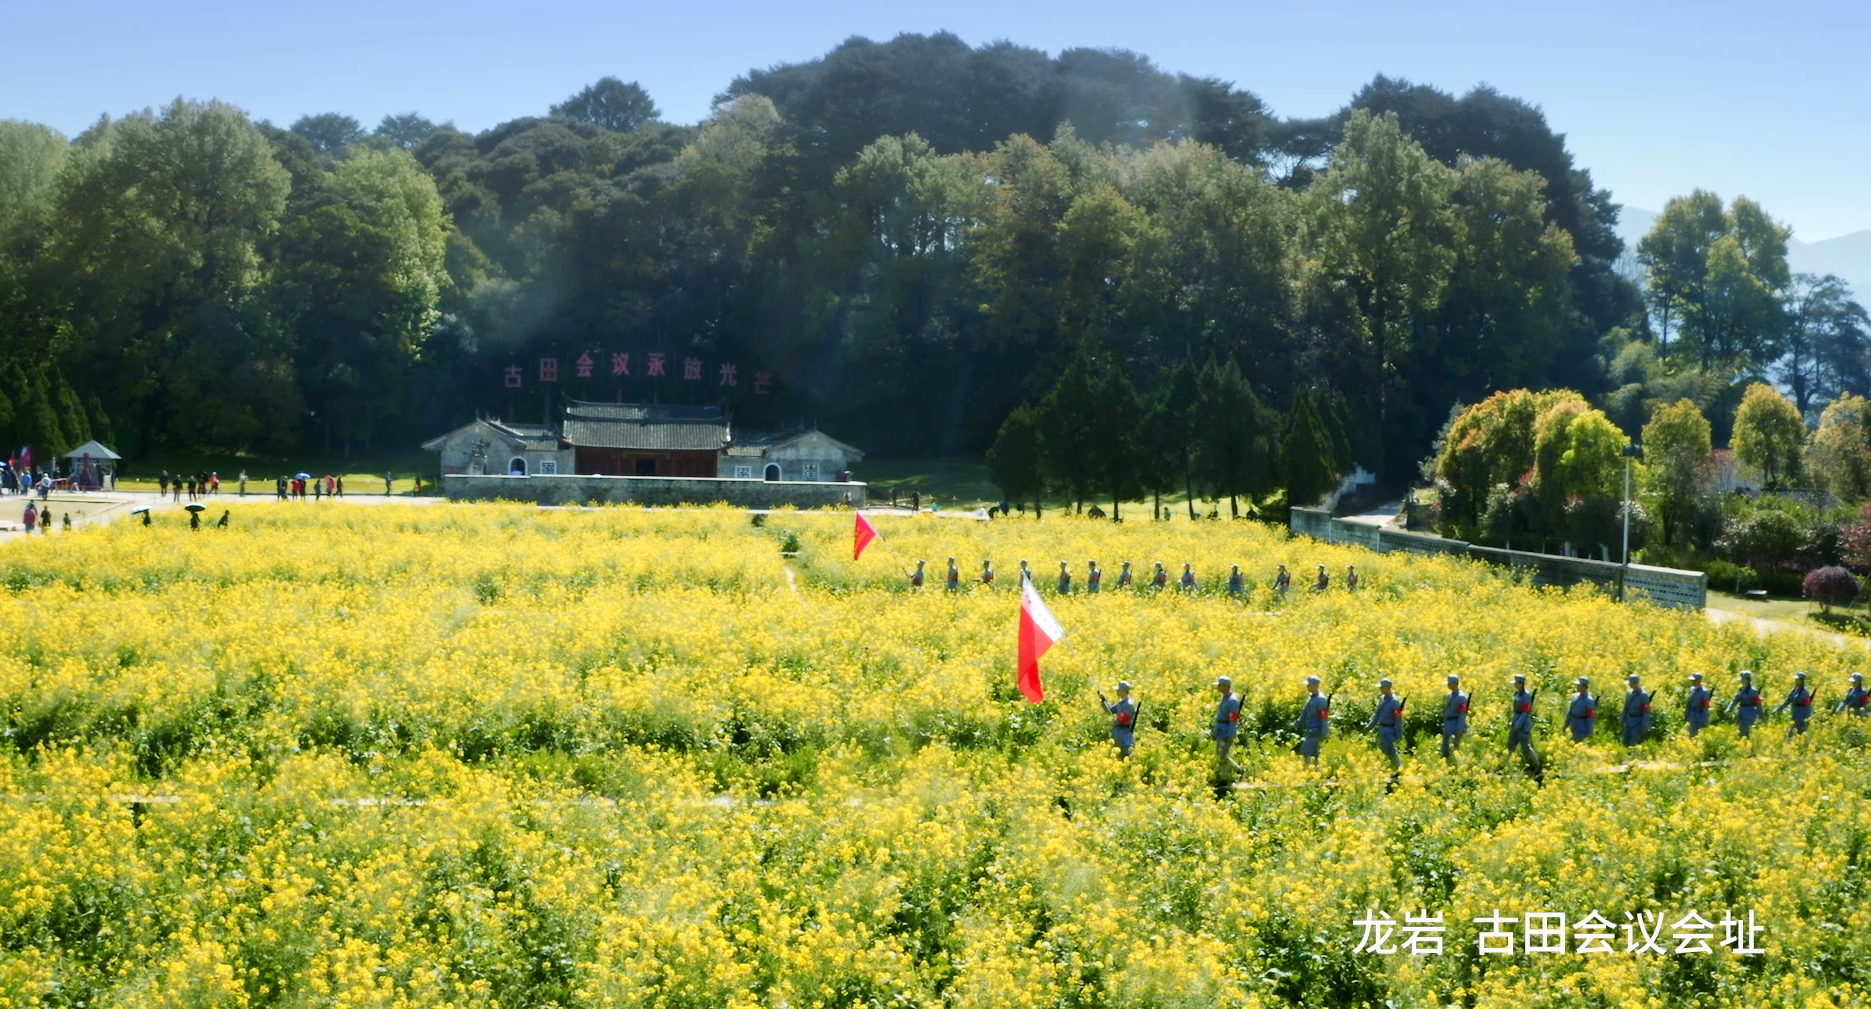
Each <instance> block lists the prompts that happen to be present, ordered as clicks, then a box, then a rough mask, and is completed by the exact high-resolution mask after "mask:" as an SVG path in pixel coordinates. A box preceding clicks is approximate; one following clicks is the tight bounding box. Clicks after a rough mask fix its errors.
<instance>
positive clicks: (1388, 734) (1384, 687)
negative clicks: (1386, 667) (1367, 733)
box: [1365, 677, 1403, 771]
mask: <svg viewBox="0 0 1871 1009" xmlns="http://www.w3.org/2000/svg"><path fill="white" fill-rule="evenodd" d="M1377 689H1378V690H1379V691H1380V693H1379V694H1378V697H1377V710H1376V711H1373V712H1372V713H1371V724H1369V725H1367V726H1365V728H1367V729H1376V730H1377V748H1378V749H1379V750H1382V751H1383V753H1384V756H1386V757H1389V758H1390V769H1391V770H1393V771H1396V770H1401V769H1402V768H1403V759H1402V758H1401V757H1398V756H1397V741H1398V740H1400V739H1402V738H1403V698H1401V697H1398V696H1397V695H1395V694H1393V693H1391V692H1390V678H1389V677H1385V678H1383V679H1381V680H1378V681H1377Z"/></svg>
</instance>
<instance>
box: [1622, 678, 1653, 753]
mask: <svg viewBox="0 0 1871 1009" xmlns="http://www.w3.org/2000/svg"><path fill="white" fill-rule="evenodd" d="M1624 682H1625V683H1626V684H1628V685H1629V686H1630V689H1629V690H1627V691H1625V692H1624V745H1625V746H1636V745H1637V744H1638V743H1641V742H1643V741H1644V733H1646V732H1649V731H1650V695H1649V694H1647V693H1644V687H1643V681H1642V680H1641V679H1640V678H1639V677H1638V675H1637V674H1636V673H1632V674H1631V675H1629V676H1626V677H1625V678H1624Z"/></svg>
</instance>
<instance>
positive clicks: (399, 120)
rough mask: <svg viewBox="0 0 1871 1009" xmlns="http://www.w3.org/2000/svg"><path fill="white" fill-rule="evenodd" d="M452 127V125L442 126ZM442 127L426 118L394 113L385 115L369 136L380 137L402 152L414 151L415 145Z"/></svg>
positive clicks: (412, 113)
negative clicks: (399, 148)
mask: <svg viewBox="0 0 1871 1009" xmlns="http://www.w3.org/2000/svg"><path fill="white" fill-rule="evenodd" d="M444 125H448V126H452V125H453V124H452V123H448V124H444ZM441 128H442V127H440V126H437V125H436V124H435V123H434V122H433V121H431V120H430V119H429V118H428V117H427V116H422V115H418V114H417V113H414V112H395V113H389V114H386V115H385V116H384V117H383V120H382V121H381V122H379V123H378V124H377V128H376V129H375V130H372V131H371V136H376V137H382V138H384V139H385V140H388V141H389V142H390V143H392V144H395V145H396V146H398V147H401V148H402V149H403V150H406V151H408V150H414V149H415V147H416V145H418V144H420V143H422V142H423V141H424V140H427V139H429V137H430V136H432V135H434V133H435V131H436V130H438V129H441Z"/></svg>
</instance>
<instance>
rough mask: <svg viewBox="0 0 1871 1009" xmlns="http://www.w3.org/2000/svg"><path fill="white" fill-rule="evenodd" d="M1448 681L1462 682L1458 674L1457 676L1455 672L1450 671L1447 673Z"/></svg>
mask: <svg viewBox="0 0 1871 1009" xmlns="http://www.w3.org/2000/svg"><path fill="white" fill-rule="evenodd" d="M1449 682H1450V683H1460V682H1462V678H1461V677H1460V676H1458V675H1456V674H1455V673H1450V674H1449Z"/></svg>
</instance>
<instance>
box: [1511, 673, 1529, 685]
mask: <svg viewBox="0 0 1871 1009" xmlns="http://www.w3.org/2000/svg"><path fill="white" fill-rule="evenodd" d="M1514 682H1515V683H1525V682H1527V674H1526V673H1515V674H1514Z"/></svg>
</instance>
